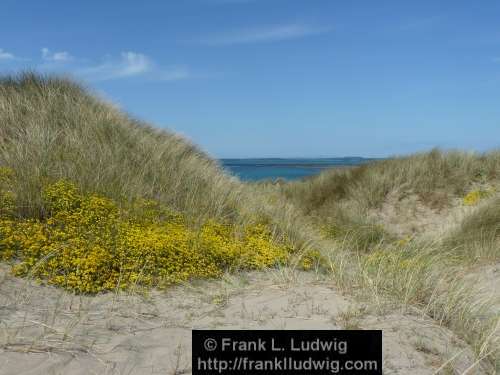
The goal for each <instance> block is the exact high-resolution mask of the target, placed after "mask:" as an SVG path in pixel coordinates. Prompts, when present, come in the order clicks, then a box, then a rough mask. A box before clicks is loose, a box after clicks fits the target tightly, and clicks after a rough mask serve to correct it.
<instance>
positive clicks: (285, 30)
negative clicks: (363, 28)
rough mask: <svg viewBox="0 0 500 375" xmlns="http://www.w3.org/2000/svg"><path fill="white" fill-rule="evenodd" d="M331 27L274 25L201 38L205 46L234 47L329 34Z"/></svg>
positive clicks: (200, 40)
mask: <svg viewBox="0 0 500 375" xmlns="http://www.w3.org/2000/svg"><path fill="white" fill-rule="evenodd" d="M330 30H331V28H329V27H314V26H308V25H302V24H289V25H274V26H268V27H260V28H252V29H243V30H232V31H229V32H224V33H220V34H213V35H210V36H208V37H204V38H200V39H199V42H200V43H202V44H205V45H214V46H219V45H232V44H247V43H265V42H278V41H283V40H288V39H296V38H303V37H306V36H310V35H317V34H323V33H326V32H329V31H330Z"/></svg>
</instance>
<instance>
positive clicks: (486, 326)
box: [0, 73, 500, 370]
mask: <svg viewBox="0 0 500 375" xmlns="http://www.w3.org/2000/svg"><path fill="white" fill-rule="evenodd" d="M0 124H1V125H0V167H7V168H9V169H12V170H13V171H15V177H14V184H13V188H12V189H13V193H14V195H15V197H16V202H15V215H16V216H17V217H19V218H22V219H29V218H38V219H43V218H44V217H45V216H46V215H47V212H45V209H44V205H43V202H42V198H41V191H42V189H43V187H44V186H46V184H47V183H49V182H54V181H58V180H60V179H66V180H70V181H72V182H74V183H76V184H77V186H78V187H79V188H80V189H82V191H83V192H85V193H97V194H101V195H103V196H106V197H109V198H111V199H113V200H114V201H116V202H123V201H129V202H133V201H134V200H136V199H139V198H146V199H153V200H155V201H157V202H159V203H160V204H161V205H162V206H165V207H168V208H169V209H171V210H174V211H176V212H180V213H182V214H183V215H184V216H185V217H186V218H187V220H188V221H189V222H190V225H192V226H193V227H194V228H196V227H200V226H201V225H202V224H203V223H205V222H207V221H208V220H216V221H223V222H229V223H231V224H232V225H235V226H238V225H247V224H249V223H254V222H261V223H265V224H266V225H268V226H269V227H270V228H271V231H272V233H273V236H274V238H276V239H280V238H286V240H287V241H288V242H290V243H291V244H292V245H293V247H294V249H295V252H296V254H298V255H299V256H298V257H297V259H294V260H293V262H292V264H295V263H294V262H297V264H298V263H299V259H300V255H302V254H304V253H305V252H306V251H308V250H310V249H314V250H317V251H318V252H320V253H321V254H322V255H323V256H324V258H323V259H326V260H325V261H324V262H323V264H322V268H321V269H322V270H323V272H328V273H330V274H331V275H332V278H333V279H334V280H335V283H336V285H337V286H338V287H339V288H343V289H344V291H345V292H346V293H349V294H351V295H363V298H369V299H370V300H372V301H373V302H374V303H381V301H384V300H387V299H388V300H390V301H392V302H394V303H395V304H399V305H402V306H407V307H411V308H415V307H416V308H418V309H419V311H421V312H422V313H424V314H427V315H429V316H431V317H433V318H434V319H435V320H436V321H438V322H441V323H442V324H443V325H446V326H448V327H450V328H452V329H453V330H454V331H455V332H457V333H458V334H459V335H460V336H461V337H463V338H464V339H466V340H468V341H469V343H471V345H472V346H473V347H474V348H475V349H476V353H477V355H478V358H483V359H484V358H487V359H488V360H489V362H490V363H492V364H493V365H495V366H497V367H498V366H499V363H500V362H499V353H498V351H496V350H497V349H496V348H497V346H498V347H500V345H498V344H499V343H498V339H497V337H498V336H496V335H495V334H493V335H492V334H491V332H492V330H493V328H492V327H497V326H498V319H497V321H496V323H495V320H494V318H485V317H484V314H485V313H484V311H485V310H487V309H488V307H489V306H488V303H489V301H484V300H479V299H477V298H476V297H477V293H475V290H474V288H473V285H471V283H470V282H466V281H464V280H462V278H461V276H463V275H467V273H468V271H469V269H470V268H472V267H475V266H477V265H480V264H484V263H486V262H498V261H499V260H500V251H499V248H500V246H498V242H499V226H500V199H498V197H495V196H494V195H493V196H491V197H488V198H487V199H486V198H485V200H484V202H480V203H479V204H478V206H477V207H473V208H472V211H471V212H470V214H468V215H467V216H466V217H465V218H464V219H463V221H462V222H461V223H460V224H459V226H458V227H456V228H449V230H448V232H447V233H445V235H444V236H442V237H440V238H434V239H432V240H425V241H424V240H423V239H419V238H417V239H411V240H409V241H408V240H407V239H405V240H404V241H401V239H398V238H395V237H394V236H393V235H391V234H390V230H388V229H389V228H385V227H384V226H383V225H381V223H379V222H377V221H375V220H374V219H373V217H372V216H370V212H372V211H374V210H379V209H380V208H381V207H382V206H383V205H384V203H386V201H387V198H388V195H389V194H390V193H394V192H396V193H397V194H398V197H400V198H403V197H405V196H407V195H415V196H417V197H418V200H419V202H420V203H421V204H422V205H424V206H426V207H429V208H430V209H433V210H443V209H449V208H451V207H453V204H454V202H455V201H456V200H459V201H461V200H462V199H463V197H464V196H465V195H466V194H467V193H468V192H470V191H471V190H473V189H474V188H475V187H476V186H477V185H485V184H486V185H488V184H497V183H498V182H499V180H500V151H492V152H489V153H484V154H476V153H466V152H460V151H451V152H444V151H439V150H433V151H431V152H427V153H421V154H415V155H411V156H405V157H395V158H391V159H388V160H383V161H377V162H373V163H370V164H367V165H364V166H360V167H354V168H345V169H333V170H328V171H325V172H323V173H321V174H319V175H318V176H315V177H312V178H309V179H306V180H303V181H295V182H290V183H279V184H270V183H259V184H244V183H242V182H240V181H239V180H238V179H236V178H233V177H230V176H228V175H227V174H225V173H224V171H223V170H222V169H221V167H220V165H219V164H218V163H217V162H216V161H214V160H213V159H211V158H210V157H209V156H208V155H207V154H205V153H204V152H202V151H201V150H199V149H198V148H197V147H196V146H194V145H192V144H190V143H189V142H187V141H186V140H185V139H183V138H182V137H179V136H178V135H176V134H175V133H172V132H170V131H166V130H158V129H155V128H154V127H152V126H150V125H148V124H145V123H143V122H141V121H138V120H136V119H134V118H131V117H130V116H128V115H126V114H125V113H123V112H121V111H120V110H119V109H117V108H116V107H114V106H113V105H111V104H109V103H106V102H105V101H103V100H101V99H99V98H98V97H97V96H96V95H94V94H92V93H91V91H90V90H88V89H86V88H85V87H83V86H82V85H80V84H77V83H75V82H72V81H69V80H66V79H61V78H57V77H43V76H39V75H36V74H32V73H28V74H23V75H20V76H15V77H4V78H1V79H0ZM495 324H497V326H495ZM499 370H500V368H499Z"/></svg>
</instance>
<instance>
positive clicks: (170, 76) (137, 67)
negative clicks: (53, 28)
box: [0, 47, 191, 81]
mask: <svg viewBox="0 0 500 375" xmlns="http://www.w3.org/2000/svg"><path fill="white" fill-rule="evenodd" d="M40 52H41V57H40V58H39V59H38V62H37V61H35V62H34V64H33V62H32V63H31V64H30V66H28V65H26V64H24V63H21V64H20V63H19V62H22V61H28V60H27V59H21V58H18V57H17V56H14V55H13V54H12V53H9V52H7V51H5V50H3V49H0V61H2V60H5V61H7V60H8V61H13V62H15V63H16V65H17V68H16V69H19V70H21V69H26V68H29V69H32V68H35V69H37V70H40V71H42V72H45V73H63V74H70V75H74V76H76V77H81V78H83V79H86V80H90V81H108V80H116V79H125V78H133V77H141V78H142V79H146V80H154V81H176V80H181V79H187V78H190V77H191V73H190V71H189V69H188V68H187V67H186V66H182V65H167V66H164V65H160V64H157V63H156V62H155V61H154V60H153V59H151V58H150V57H148V56H146V55H145V54H143V53H139V52H133V51H125V52H121V53H120V54H119V55H115V56H113V55H107V56H105V57H103V58H102V59H97V60H91V59H87V58H78V59H77V58H75V57H73V55H71V54H70V53H69V52H67V51H56V52H52V51H51V50H50V49H48V48H46V47H44V48H42V49H41V50H40ZM9 64H10V65H12V63H9Z"/></svg>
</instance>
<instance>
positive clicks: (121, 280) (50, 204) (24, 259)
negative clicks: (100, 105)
mask: <svg viewBox="0 0 500 375" xmlns="http://www.w3.org/2000/svg"><path fill="white" fill-rule="evenodd" d="M10 174H11V173H10V172H8V171H7V170H5V171H4V174H3V175H4V176H6V175H10ZM5 181H6V178H5V177H4V182H5ZM4 185H5V184H4ZM0 197H2V198H1V199H3V201H5V203H7V204H6V205H2V207H3V209H2V212H1V217H0V256H1V258H3V259H4V260H13V261H15V262H14V265H13V272H14V274H16V275H18V276H31V277H36V278H38V279H41V280H46V281H47V282H48V283H49V284H53V285H58V286H62V287H64V288H66V289H70V290H72V291H75V292H82V293H96V292H100V291H104V290H110V289H116V288H120V289H126V288H130V287H132V286H135V285H144V286H165V285H169V284H172V283H178V282H182V281H185V280H188V279H190V278H198V277H216V276H219V275H221V273H222V272H224V271H226V270H234V269H257V268H263V267H269V266H273V265H276V264H278V263H283V262H285V260H286V258H287V255H288V254H289V252H290V250H291V248H290V247H289V246H287V245H283V244H277V243H276V242H275V241H273V238H272V236H271V232H270V231H269V229H268V228H267V226H265V225H264V224H253V225H248V226H245V227H243V228H238V229H237V228H236V227H235V226H234V225H231V224H227V223H221V222H216V221H214V220H209V221H207V222H206V223H204V224H203V225H202V226H201V227H200V228H196V229H193V228H191V227H190V226H189V225H188V223H187V222H186V219H185V218H184V217H183V216H182V215H181V214H179V213H175V212H172V211H170V210H168V209H166V208H164V207H161V206H160V205H159V204H158V203H157V202H154V201H147V200H136V201H134V202H132V203H131V204H123V205H118V204H117V202H115V201H113V200H111V199H108V198H106V197H104V196H100V195H96V194H84V193H82V192H81V191H80V190H79V189H78V188H77V187H76V186H75V185H74V184H73V183H71V182H67V181H59V182H56V183H54V184H49V185H48V186H47V187H46V188H45V189H44V190H43V197H42V201H43V204H44V208H45V210H46V212H47V217H45V218H43V219H20V218H17V217H15V215H14V214H13V212H12V210H7V209H5V208H6V207H9V206H11V207H13V201H14V198H15V197H14V196H13V195H12V194H9V191H8V189H5V188H4V189H2V190H1V193H0Z"/></svg>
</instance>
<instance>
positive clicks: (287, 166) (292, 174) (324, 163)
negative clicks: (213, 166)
mask: <svg viewBox="0 0 500 375" xmlns="http://www.w3.org/2000/svg"><path fill="white" fill-rule="evenodd" d="M371 160H374V159H367V158H361V157H345V158H320V159H274V158H269V159H221V163H222V165H223V167H224V168H225V169H226V170H227V171H228V172H230V173H231V174H234V175H236V176H238V177H239V178H240V179H242V180H244V181H257V180H266V179H269V180H274V179H277V178H282V179H285V180H296V179H300V178H304V177H308V176H312V175H315V174H317V173H319V172H321V171H322V170H324V169H326V168H332V167H343V166H354V165H360V164H363V163H367V162H369V161H371Z"/></svg>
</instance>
